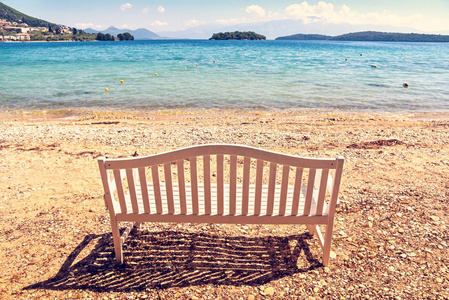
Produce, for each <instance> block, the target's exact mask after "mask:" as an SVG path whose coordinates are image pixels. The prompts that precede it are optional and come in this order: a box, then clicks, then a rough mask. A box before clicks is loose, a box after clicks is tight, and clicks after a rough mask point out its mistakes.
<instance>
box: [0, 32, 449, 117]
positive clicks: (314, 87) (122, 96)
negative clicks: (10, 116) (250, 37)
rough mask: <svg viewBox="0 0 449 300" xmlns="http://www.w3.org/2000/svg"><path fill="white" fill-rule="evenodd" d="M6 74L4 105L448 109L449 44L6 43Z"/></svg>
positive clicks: (1, 59)
mask: <svg viewBox="0 0 449 300" xmlns="http://www.w3.org/2000/svg"><path fill="white" fill-rule="evenodd" d="M346 59H347V60H346ZM214 61H215V62H214ZM197 64H198V65H197ZM372 65H376V66H377V67H373V66H372ZM155 73H157V74H158V76H156V75H155ZM121 80H123V81H124V83H123V84H122V83H120V81H121ZM0 82H1V89H0V109H1V110H15V109H72V108H88V109H104V110H110V109H113V110H115V109H121V110H144V109H162V108H243V109H320V110H331V109H338V110H343V111H393V112H404V111H448V110H449V44H446V43H386V42H385V43H384V42H334V41H208V40H155V41H129V42H60V43H0ZM404 82H407V83H408V85H409V87H408V88H404V87H403V83H404ZM105 88H108V89H109V91H105Z"/></svg>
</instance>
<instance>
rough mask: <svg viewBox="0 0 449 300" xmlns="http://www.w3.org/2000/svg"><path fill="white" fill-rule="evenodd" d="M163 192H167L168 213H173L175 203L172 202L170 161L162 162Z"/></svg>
mask: <svg viewBox="0 0 449 300" xmlns="http://www.w3.org/2000/svg"><path fill="white" fill-rule="evenodd" d="M164 177H165V192H166V193H167V206H168V213H169V214H174V213H175V205H174V203H173V184H172V175H171V163H169V162H168V163H165V164H164Z"/></svg>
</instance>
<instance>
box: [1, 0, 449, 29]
mask: <svg viewBox="0 0 449 300" xmlns="http://www.w3.org/2000/svg"><path fill="white" fill-rule="evenodd" d="M1 1H2V2H3V3H5V4H6V5H9V6H11V7H13V8H15V9H17V10H19V11H21V12H23V13H26V14H29V15H31V16H34V17H37V18H40V19H44V20H47V21H50V22H54V23H58V24H64V25H68V26H71V27H77V28H87V27H91V28H94V29H105V28H107V27H109V26H111V25H113V26H116V27H118V28H129V29H137V28H142V27H143V28H147V29H149V30H152V31H154V32H160V31H170V30H173V31H177V30H184V29H187V28H190V27H193V26H196V25H202V24H211V25H217V24H218V25H223V26H227V25H233V24H239V23H250V22H251V23H252V22H265V21H272V20H283V19H296V20H301V21H302V22H304V23H313V22H323V23H330V24H342V23H348V24H351V25H366V24H369V25H387V26H394V27H408V28H413V29H416V31H417V32H420V31H421V32H428V33H440V32H448V31H449V21H448V15H449V1H448V0H375V1H371V0H368V1H362V0H344V1H340V0H329V1H312V0H311V1H303V2H300V1H297V2H295V1H287V0H276V1H273V0H254V1H246V0H242V1H236V0H227V1H214V0H168V1H157V0H124V1H118V0H76V1H74V0H66V1H61V0H1Z"/></svg>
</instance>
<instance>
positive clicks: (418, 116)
mask: <svg viewBox="0 0 449 300" xmlns="http://www.w3.org/2000/svg"><path fill="white" fill-rule="evenodd" d="M153 115H155V116H167V117H168V116H178V117H179V116H195V115H199V116H228V115H229V116H241V117H247V116H260V117H263V116H265V117H279V118H285V117H296V118H306V117H307V116H319V117H321V116H327V115H336V116H340V117H345V118H371V117H375V118H387V119H403V120H429V121H432V120H445V119H446V120H449V112H441V111H406V112H387V111H339V110H322V109H294V110H292V109H244V108H228V109H207V108H191V109H178V108H175V109H172V108H168V109H154V110H132V109H129V110H128V109H126V110H119V109H114V110H107V109H104V110H103V109H90V108H75V109H37V110H21V109H16V110H7V111H0V118H2V119H4V120H11V119H16V120H27V119H35V120H70V119H76V118H80V117H81V118H82V117H84V118H105V119H112V118H116V119H117V118H135V119H148V117H151V116H153Z"/></svg>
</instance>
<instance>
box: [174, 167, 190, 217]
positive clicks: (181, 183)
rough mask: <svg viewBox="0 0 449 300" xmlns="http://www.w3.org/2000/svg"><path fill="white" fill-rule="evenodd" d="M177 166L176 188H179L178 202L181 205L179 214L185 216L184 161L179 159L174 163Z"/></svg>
mask: <svg viewBox="0 0 449 300" xmlns="http://www.w3.org/2000/svg"><path fill="white" fill-rule="evenodd" d="M176 164H177V165H178V188H179V201H180V204H181V214H183V215H186V214H187V204H186V181H185V175H184V160H183V159H180V160H178V161H177V163H176Z"/></svg>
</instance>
